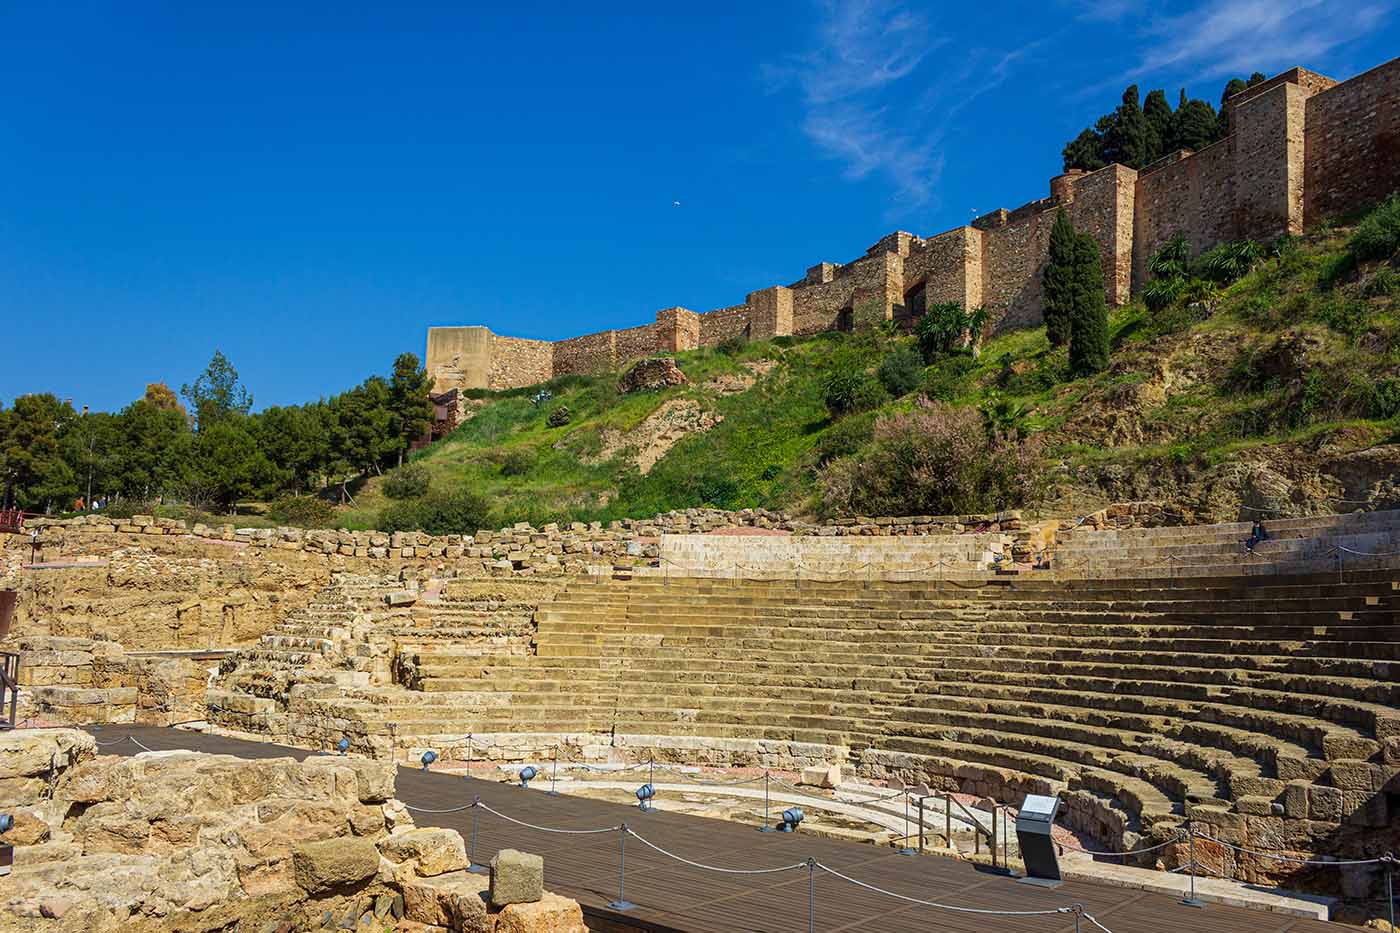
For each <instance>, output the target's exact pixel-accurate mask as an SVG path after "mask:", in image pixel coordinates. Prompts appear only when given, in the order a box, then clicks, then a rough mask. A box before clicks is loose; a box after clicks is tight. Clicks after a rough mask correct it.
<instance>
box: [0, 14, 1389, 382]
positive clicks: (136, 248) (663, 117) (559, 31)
mask: <svg viewBox="0 0 1400 933" xmlns="http://www.w3.org/2000/svg"><path fill="white" fill-rule="evenodd" d="M1397 2H1400V0H1374V2H1370V0H1359V2H1358V0H1349V2H1344V0H1305V2H1291V3H1290V2H1283V0H1206V2H1201V3H1180V4H1173V3H1165V2H1158V3H1153V4H1150V5H1149V4H1146V3H1137V2H1133V0H1101V2H1098V3H1092V4H1090V3H1078V2H1071V0H1058V2H1057V0H1048V2H1039V3H1025V4H1018V3H1012V4H1006V3H996V2H988V3H983V4H956V5H954V4H934V3H929V4H916V3H899V2H893V0H849V2H843V0H830V2H817V3H812V2H769V3H752V2H749V3H743V4H734V5H726V4H723V3H710V4H676V5H675V6H674V7H670V8H668V6H667V5H666V4H656V3H648V4H636V5H630V4H625V3H605V4H578V3H561V4H557V5H553V4H536V3H531V2H528V0H522V2H516V3H512V4H490V5H485V4H483V5H473V4H464V3H460V2H457V3H443V4H419V3H413V2H397V3H393V4H388V3H385V4H378V5H368V4H353V3H351V4H344V3H342V4H329V3H327V4H324V5H311V4H301V3H295V2H276V3H257V2H242V3H239V4H236V5H228V6H219V5H217V4H214V3H168V4H166V3H147V2H141V0H126V2H122V3H97V4H84V3H65V4H59V3H49V4H38V5H30V4H26V3H24V2H22V0H19V2H17V0H0V86H3V87H4V88H5V89H6V91H5V104H4V108H3V111H0V113H3V116H0V319H2V320H3V322H4V330H3V332H2V333H0V346H3V347H4V348H5V363H4V365H3V366H0V400H3V401H4V402H5V403H6V404H8V403H9V402H10V401H11V400H12V399H13V397H14V396H15V395H18V394H22V393H24V392H30V391H52V392H55V393H57V394H58V395H60V396H61V397H69V398H72V399H73V400H74V402H75V404H78V405H82V404H89V405H92V406H93V407H94V408H117V407H120V406H121V405H124V404H125V403H126V402H128V401H130V400H131V399H134V398H136V397H138V396H140V394H141V392H142V391H143V389H144V386H145V384H146V383H147V382H150V381H165V382H168V383H170V384H171V385H172V386H174V387H176V388H178V387H179V385H180V384H181V383H182V382H188V381H192V380H193V378H194V377H195V376H196V375H197V374H198V372H199V371H200V370H201V369H202V367H203V366H204V364H205V363H206V362H207V361H208V359H209V357H210V355H211V354H212V352H213V350H214V349H215V347H218V348H221V349H222V350H223V351H224V352H225V353H226V354H227V355H228V356H229V357H230V359H232V361H233V363H234V365H235V366H236V367H237V368H238V370H239V372H240V374H241V376H242V377H243V380H244V382H245V383H246V384H247V385H248V387H249V388H250V390H251V391H252V392H253V394H254V397H255V402H256V407H258V408H261V407H263V406H266V405H269V404H288V403H294V402H300V401H305V400H309V399H314V398H316V397H318V396H320V395H324V394H330V393H334V392H337V391H340V390H342V389H344V388H347V387H348V386H350V385H352V384H354V383H356V382H358V381H360V380H361V379H363V378H364V377H365V376H366V375H369V374H370V373H372V372H383V371H387V369H388V367H389V364H390V362H391V360H392V359H393V357H394V355H395V354H397V353H398V352H400V351H402V350H412V351H414V352H416V353H418V354H419V355H420V356H421V354H422V352H423V343H424V337H425V330H426V328H427V327H428V326H429V325H442V324H485V325H487V326H489V327H491V328H492V329H493V330H495V331H496V332H498V333H504V334H511V335H518V336H527V337H542V338H560V337H567V336H572V335H575V334H580V333H587V332H590V331H595V330H600V329H604V328H608V327H627V326H632V325H635V324H641V323H646V322H648V321H650V320H652V316H653V314H654V313H655V311H656V310H657V309H659V308H663V307H667V306H670V305H676V304H679V305H683V306H685V307H689V308H692V309H695V310H699V311H704V310H709V309H711V308H716V307H722V306H725V305H730V304H736V303H738V302H741V301H743V297H744V294H745V293H746V292H748V291H751V290H754V289H757V288H762V287H765V286H768V285H772V284H787V283H790V282H792V281H794V280H796V279H798V278H800V277H801V276H802V274H803V272H804V270H805V269H806V268H807V267H808V266H810V265H812V264H813V263H816V262H818V261H822V260H828V261H835V262H840V261H845V260H849V259H851V258H854V257H856V256H858V255H860V254H861V253H863V252H864V250H865V248H866V247H867V246H869V245H870V244H872V243H874V242H875V241H876V240H877V239H879V238H880V237H881V236H882V235H884V234H885V233H887V232H889V231H891V230H894V229H906V230H910V231H912V232H914V233H917V234H920V235H926V234H931V233H936V232H939V231H942V230H945V229H948V228H950V227H953V226H956V225H958V224H960V223H963V222H965V221H967V220H968V219H969V218H970V217H972V216H973V215H974V214H976V213H983V212H986V211H988V210H991V209H993V208H996V207H1008V208H1010V207H1015V206H1017V205H1019V204H1021V203H1024V202H1025V201H1028V200H1031V199H1033V198H1037V197H1042V196H1044V195H1045V194H1046V193H1047V182H1048V178H1049V176H1050V175H1052V174H1054V173H1055V172H1056V171H1057V170H1058V168H1059V164H1060V160H1059V151H1060V148H1061V146H1062V145H1063V144H1064V141H1065V140H1066V139H1068V138H1070V137H1071V136H1073V135H1074V134H1075V133H1077V132H1078V130H1079V129H1080V128H1081V127H1083V126H1084V125H1085V124H1087V123H1088V122H1090V121H1091V120H1092V119H1093V118H1094V117H1095V116H1097V115H1098V114H1100V113H1102V112H1104V111H1106V110H1108V109H1111V107H1112V106H1113V105H1114V104H1115V103H1116V102H1117V98H1118V96H1119V94H1120V93H1121V91H1122V88H1123V86H1124V85H1126V84H1127V83H1129V82H1130V81H1137V82H1139V83H1141V84H1142V85H1143V88H1144V91H1145V90H1146V89H1147V88H1150V87H1158V86H1164V87H1166V88H1168V89H1169V93H1168V97H1169V98H1170V99H1172V100H1173V101H1174V100H1175V89H1176V88H1178V87H1180V86H1183V85H1184V86H1186V87H1187V89H1188V91H1189V92H1191V93H1192V95H1193V96H1201V97H1205V98H1206V99H1208V100H1211V101H1212V102H1214V101H1215V100H1217V99H1218V97H1219V94H1220V88H1221V86H1222V84H1223V83H1224V81H1225V79H1226V78H1228V77H1230V76H1232V75H1235V74H1247V73H1249V72H1251V71H1254V70H1259V71H1264V72H1266V73H1269V74H1273V73H1275V72H1277V71H1280V70H1282V69H1284V68H1286V67H1289V66H1291V65H1294V64H1302V65H1304V66H1307V67H1312V68H1314V69H1316V70H1319V71H1322V72H1324V73H1326V74H1330V75H1332V76H1334V77H1339V78H1345V77H1350V76H1351V75H1354V74H1356V73H1358V72H1360V71H1363V70H1365V69H1367V68H1369V67H1372V66H1374V65H1376V64H1379V63H1380V62H1382V61H1385V60H1387V59H1388V58H1390V57H1393V56H1394V55H1395V54H1396V53H1397V52H1400V11H1396V10H1395V9H1394V6H1395V5H1396V3H1397ZM676 201H679V202H680V206H678V207H677V206H674V202H676Z"/></svg>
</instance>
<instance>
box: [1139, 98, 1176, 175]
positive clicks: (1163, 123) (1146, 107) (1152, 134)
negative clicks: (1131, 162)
mask: <svg viewBox="0 0 1400 933" xmlns="http://www.w3.org/2000/svg"><path fill="white" fill-rule="evenodd" d="M1142 115H1143V117H1144V118H1145V119H1146V121H1147V142H1148V146H1147V149H1148V151H1147V161H1146V162H1145V163H1144V165H1151V164H1152V163H1153V162H1156V161H1157V160H1158V159H1160V158H1161V157H1162V156H1164V155H1166V154H1167V153H1168V152H1171V151H1172V150H1173V149H1174V147H1173V145H1172V143H1173V141H1174V138H1175V133H1174V132H1173V130H1174V123H1175V121H1174V120H1173V119H1172V117H1173V114H1172V105H1171V104H1169V103H1167V92H1166V91H1163V90H1161V89H1158V90H1155V91H1148V92H1147V98H1146V99H1145V100H1144V101H1143V102H1142Z"/></svg>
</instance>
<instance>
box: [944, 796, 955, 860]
mask: <svg viewBox="0 0 1400 933" xmlns="http://www.w3.org/2000/svg"><path fill="white" fill-rule="evenodd" d="M943 844H944V845H946V846H947V847H948V848H950V849H951V848H953V795H952V794H944V795H943Z"/></svg>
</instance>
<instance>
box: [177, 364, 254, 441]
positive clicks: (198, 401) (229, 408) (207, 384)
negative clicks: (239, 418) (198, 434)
mask: <svg viewBox="0 0 1400 933" xmlns="http://www.w3.org/2000/svg"><path fill="white" fill-rule="evenodd" d="M180 394H181V395H183V396H184V397H185V399H186V400H187V401H188V402H189V403H190V407H191V408H193V409H194V417H195V422H196V423H197V424H198V426H199V430H201V431H203V430H204V429H205V428H207V427H209V426H210V425H211V424H213V423H214V422H215V421H221V420H223V419H224V418H227V417H229V416H231V415H246V414H248V410H249V409H250V408H252V407H253V397H252V396H251V395H249V394H248V390H247V389H245V388H244V387H243V386H242V385H241V384H240V383H239V381H238V370H236V369H234V368H233V364H232V363H230V362H229V361H228V357H226V356H224V354H223V353H222V352H221V351H219V350H215V351H214V358H213V359H211V360H210V361H209V365H208V366H206V367H205V368H204V372H202V373H200V375H199V378H198V379H196V380H195V381H194V384H193V385H183V386H181V387H180Z"/></svg>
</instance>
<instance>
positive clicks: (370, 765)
mask: <svg viewBox="0 0 1400 933" xmlns="http://www.w3.org/2000/svg"><path fill="white" fill-rule="evenodd" d="M302 765H303V767H306V768H310V769H316V770H319V769H328V770H331V771H332V772H334V775H335V777H334V780H335V782H336V789H337V792H341V793H345V794H347V795H349V796H352V797H353V798H354V799H356V800H358V801H360V802H361V803H384V802H385V801H387V800H389V799H390V798H392V797H393V796H394V763H393V762H392V761H384V760H380V759H373V758H349V757H345V758H342V757H338V756H331V755H323V756H316V757H311V758H307V759H306V760H305V761H303V762H302Z"/></svg>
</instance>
